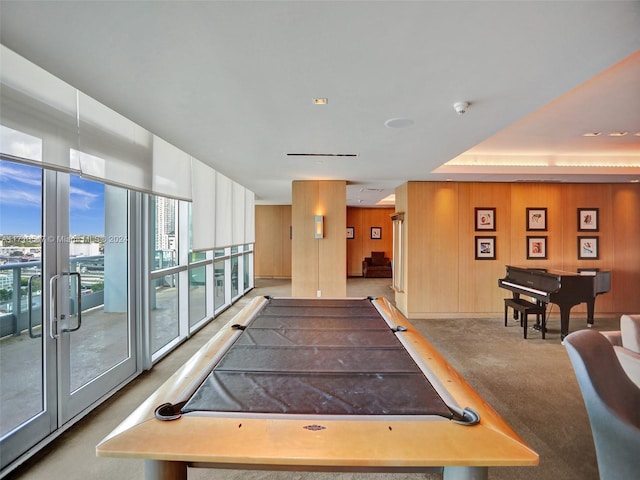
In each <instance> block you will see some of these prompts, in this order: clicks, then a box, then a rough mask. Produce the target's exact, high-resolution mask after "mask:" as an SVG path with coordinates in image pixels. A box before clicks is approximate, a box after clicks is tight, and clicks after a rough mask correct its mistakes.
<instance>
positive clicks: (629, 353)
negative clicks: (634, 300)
mask: <svg viewBox="0 0 640 480" xmlns="http://www.w3.org/2000/svg"><path fill="white" fill-rule="evenodd" d="M602 334H603V335H604V336H605V337H606V338H607V340H609V342H610V343H611V345H613V351H614V352H615V353H616V355H617V356H618V360H619V361H620V365H622V368H623V369H624V371H625V373H626V374H627V375H628V376H629V378H630V379H631V380H633V382H634V383H635V384H636V385H638V387H640V315H622V316H621V317H620V330H614V331H610V332H602Z"/></svg>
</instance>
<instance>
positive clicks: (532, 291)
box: [502, 280, 549, 297]
mask: <svg viewBox="0 0 640 480" xmlns="http://www.w3.org/2000/svg"><path fill="white" fill-rule="evenodd" d="M502 285H508V286H510V287H514V288H517V289H518V290H526V291H527V292H531V293H536V294H538V295H544V296H545V297H547V296H549V292H545V291H543V290H536V289H535V288H529V287H525V286H524V285H520V284H518V283H511V282H505V281H504V280H502Z"/></svg>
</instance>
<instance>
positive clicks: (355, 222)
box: [347, 207, 364, 277]
mask: <svg viewBox="0 0 640 480" xmlns="http://www.w3.org/2000/svg"><path fill="white" fill-rule="evenodd" d="M347 226H348V227H353V228H354V238H353V239H352V240H347V275H348V276H350V277H359V276H362V259H361V258H360V257H361V255H362V242H363V234H362V232H364V227H363V226H362V209H361V208H349V207H347Z"/></svg>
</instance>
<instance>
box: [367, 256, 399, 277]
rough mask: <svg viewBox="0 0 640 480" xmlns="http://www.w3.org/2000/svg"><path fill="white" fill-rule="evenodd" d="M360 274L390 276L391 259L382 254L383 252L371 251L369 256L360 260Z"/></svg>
mask: <svg viewBox="0 0 640 480" xmlns="http://www.w3.org/2000/svg"><path fill="white" fill-rule="evenodd" d="M362 276H363V277H365V278H373V277H378V278H391V276H392V273H391V260H389V258H388V257H385V256H384V252H371V256H370V257H365V259H364V260H363V261H362Z"/></svg>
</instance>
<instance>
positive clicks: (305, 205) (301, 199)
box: [291, 181, 320, 297]
mask: <svg viewBox="0 0 640 480" xmlns="http://www.w3.org/2000/svg"><path fill="white" fill-rule="evenodd" d="M319 188H320V187H319V184H318V182H311V181H309V182H303V181H300V182H298V181H295V182H293V185H292V205H291V224H292V236H293V239H292V242H291V295H292V296H294V297H308V296H315V295H316V291H317V289H318V240H316V239H315V238H314V236H313V220H314V216H315V215H316V214H317V212H316V208H317V205H318V194H319Z"/></svg>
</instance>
